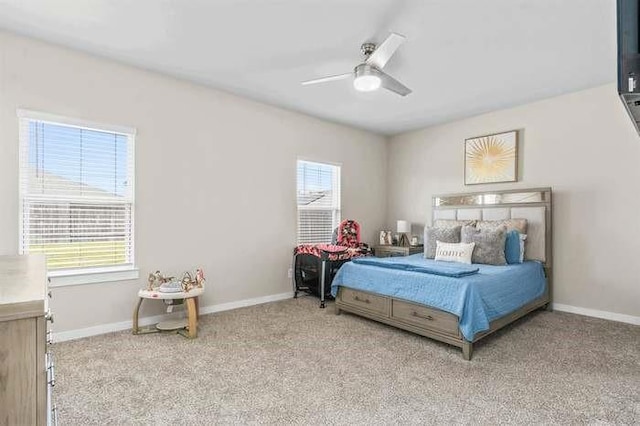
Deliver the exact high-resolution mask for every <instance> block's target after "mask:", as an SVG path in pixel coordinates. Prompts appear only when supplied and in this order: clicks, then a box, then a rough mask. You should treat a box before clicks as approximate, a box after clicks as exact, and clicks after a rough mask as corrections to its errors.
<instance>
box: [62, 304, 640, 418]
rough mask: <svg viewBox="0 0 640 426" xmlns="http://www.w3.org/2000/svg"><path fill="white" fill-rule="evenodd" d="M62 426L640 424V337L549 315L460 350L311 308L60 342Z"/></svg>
mask: <svg viewBox="0 0 640 426" xmlns="http://www.w3.org/2000/svg"><path fill="white" fill-rule="evenodd" d="M54 350H55V354H56V360H57V366H56V367H57V384H56V387H55V402H56V403H57V405H58V408H59V421H60V424H61V425H107V424H109V425H142V424H144V425H147V424H148V425H165V424H171V425H174V424H189V425H195V424H204V425H216V424H220V425H223V424H331V425H353V424H629V425H631V424H640V327H638V326H633V325H628V324H622V323H616V322H610V321H604V320H599V319H593V318H587V317H582V316H577V315H572V314H566V313H558V312H545V311H537V312H534V313H532V314H531V315H528V316H527V317H525V318H523V319H522V320H520V321H517V322H516V323H515V324H512V325H510V326H507V327H506V328H504V329H503V330H501V331H499V332H497V333H495V334H494V335H492V336H490V337H488V338H486V339H484V340H482V341H481V342H480V343H478V344H477V345H476V347H475V351H474V356H473V359H472V360H471V361H464V360H463V359H462V356H461V352H460V350H459V349H458V348H454V347H452V346H448V345H446V344H442V343H438V342H435V341H433V340H430V339H428V338H424V337H420V336H417V335H414V334H411V333H408V332H404V331H401V330H398V329H395V328H392V327H388V326H385V325H382V324H378V323H376V322H373V321H369V320H366V319H363V318H359V317H357V316H353V315H350V314H342V315H339V316H336V315H335V314H334V309H333V306H332V305H331V304H330V305H329V307H328V308H327V309H318V299H315V298H312V297H301V298H299V299H291V300H286V301H282V302H277V303H270V304H264V305H259V306H253V307H249V308H243V309H238V310H234V311H227V312H221V313H217V314H212V315H206V316H203V317H201V322H200V328H199V336H198V338H197V339H194V340H188V339H185V338H184V337H182V336H179V335H177V334H148V335H139V336H133V335H132V334H131V333H130V332H119V333H112V334H105V335H101V336H95V337H90V338H86V339H81V340H76V341H71V342H65V343H59V344H56V345H55V346H54Z"/></svg>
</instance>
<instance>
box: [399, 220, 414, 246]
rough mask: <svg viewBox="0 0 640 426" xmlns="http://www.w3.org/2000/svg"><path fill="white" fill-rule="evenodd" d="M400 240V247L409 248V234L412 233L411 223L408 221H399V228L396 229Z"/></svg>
mask: <svg viewBox="0 0 640 426" xmlns="http://www.w3.org/2000/svg"><path fill="white" fill-rule="evenodd" d="M396 230H397V231H398V234H399V235H400V238H399V240H398V245H400V246H402V247H407V246H408V245H409V238H407V234H410V233H411V222H407V221H406V220H399V221H398V227H397V229H396Z"/></svg>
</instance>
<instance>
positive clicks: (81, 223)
mask: <svg viewBox="0 0 640 426" xmlns="http://www.w3.org/2000/svg"><path fill="white" fill-rule="evenodd" d="M19 116H20V148H21V150H20V198H21V200H20V205H21V210H22V215H21V218H20V251H21V253H24V254H27V253H45V254H46V256H47V267H48V269H49V271H51V272H53V274H54V275H55V273H56V272H58V273H60V274H64V273H71V274H73V273H85V272H93V273H101V272H108V271H114V270H120V271H122V270H127V269H133V264H134V262H133V241H134V229H133V207H134V187H133V183H134V182H133V177H134V156H133V153H134V146H133V144H134V131H133V130H130V129H119V128H109V127H108V126H105V128H102V127H101V126H100V125H95V126H94V125H86V124H83V123H77V124H74V123H73V122H72V121H70V120H68V119H61V120H59V121H60V122H59V121H57V120H56V118H55V117H53V116H48V115H46V114H40V113H32V112H28V111H20V112H19ZM114 129H115V130H114Z"/></svg>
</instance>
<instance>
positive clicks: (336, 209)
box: [295, 157, 342, 244]
mask: <svg viewBox="0 0 640 426" xmlns="http://www.w3.org/2000/svg"><path fill="white" fill-rule="evenodd" d="M301 161H302V162H306V163H315V164H322V165H325V166H332V167H336V168H337V179H336V181H335V182H333V188H332V190H333V191H334V193H337V194H338V197H337V202H338V205H337V206H335V205H334V206H332V207H330V208H328V207H327V208H324V209H322V208H318V207H316V208H304V207H303V208H302V210H326V211H331V212H333V215H332V228H333V229H335V228H337V227H338V225H340V222H341V220H342V219H341V218H342V164H340V163H334V162H331V161H324V160H316V159H310V158H304V157H298V158H297V159H296V168H295V170H296V179H295V182H296V244H306V243H300V241H298V234H299V232H300V214H299V211H300V206H298V203H297V200H298V194H297V190H298V163H300V162H301ZM329 243H330V241H329ZM311 244H313V243H311Z"/></svg>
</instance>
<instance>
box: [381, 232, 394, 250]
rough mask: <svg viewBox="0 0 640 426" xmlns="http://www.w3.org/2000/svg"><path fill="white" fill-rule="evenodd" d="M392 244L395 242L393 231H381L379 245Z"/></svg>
mask: <svg viewBox="0 0 640 426" xmlns="http://www.w3.org/2000/svg"><path fill="white" fill-rule="evenodd" d="M391 244H393V235H392V233H391V231H380V239H379V241H378V245H381V246H390V245H391Z"/></svg>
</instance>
